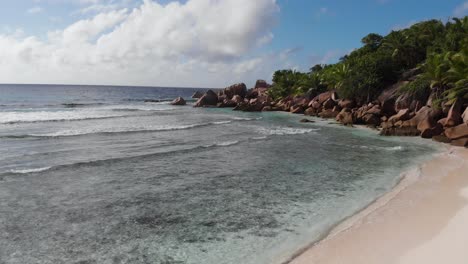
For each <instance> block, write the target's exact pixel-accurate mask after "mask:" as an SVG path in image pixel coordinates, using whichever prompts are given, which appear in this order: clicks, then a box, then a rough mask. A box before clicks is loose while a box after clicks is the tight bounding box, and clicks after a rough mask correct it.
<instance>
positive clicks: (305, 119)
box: [299, 118, 315, 123]
mask: <svg viewBox="0 0 468 264" xmlns="http://www.w3.org/2000/svg"><path fill="white" fill-rule="evenodd" d="M299 122H301V123H315V121H313V120H310V119H307V118H303V119H301V120H300V121H299Z"/></svg>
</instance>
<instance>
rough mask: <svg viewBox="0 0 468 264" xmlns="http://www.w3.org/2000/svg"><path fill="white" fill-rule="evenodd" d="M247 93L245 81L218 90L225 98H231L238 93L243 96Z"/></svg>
mask: <svg viewBox="0 0 468 264" xmlns="http://www.w3.org/2000/svg"><path fill="white" fill-rule="evenodd" d="M246 94H247V86H246V85H245V83H238V84H234V85H231V86H229V87H226V88H224V90H222V91H220V92H219V96H223V95H224V96H226V98H227V99H231V98H233V96H235V95H238V96H240V97H242V98H244V97H245V96H246Z"/></svg>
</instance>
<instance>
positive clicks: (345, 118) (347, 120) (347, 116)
mask: <svg viewBox="0 0 468 264" xmlns="http://www.w3.org/2000/svg"><path fill="white" fill-rule="evenodd" d="M336 121H338V122H340V123H342V124H343V125H353V124H354V122H355V121H354V117H353V113H351V109H349V108H344V109H343V110H341V112H340V113H339V114H338V115H337V116H336Z"/></svg>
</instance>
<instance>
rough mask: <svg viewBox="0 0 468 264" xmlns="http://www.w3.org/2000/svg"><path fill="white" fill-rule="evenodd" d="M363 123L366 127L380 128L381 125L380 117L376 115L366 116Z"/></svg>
mask: <svg viewBox="0 0 468 264" xmlns="http://www.w3.org/2000/svg"><path fill="white" fill-rule="evenodd" d="M361 119H362V122H363V123H364V124H366V125H371V126H378V125H380V117H379V116H378V115H374V114H365V115H364V116H363V117H362V118H361Z"/></svg>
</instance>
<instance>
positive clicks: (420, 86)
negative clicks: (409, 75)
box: [400, 76, 431, 98]
mask: <svg viewBox="0 0 468 264" xmlns="http://www.w3.org/2000/svg"><path fill="white" fill-rule="evenodd" d="M430 85H431V81H430V80H428V79H426V78H424V77H422V76H420V77H419V78H417V79H416V80H414V81H412V82H410V83H408V84H407V85H405V86H403V87H402V88H401V90H400V92H401V93H404V92H406V93H409V94H410V95H412V96H413V97H415V98H423V97H425V96H427V95H428V94H429V93H430Z"/></svg>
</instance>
